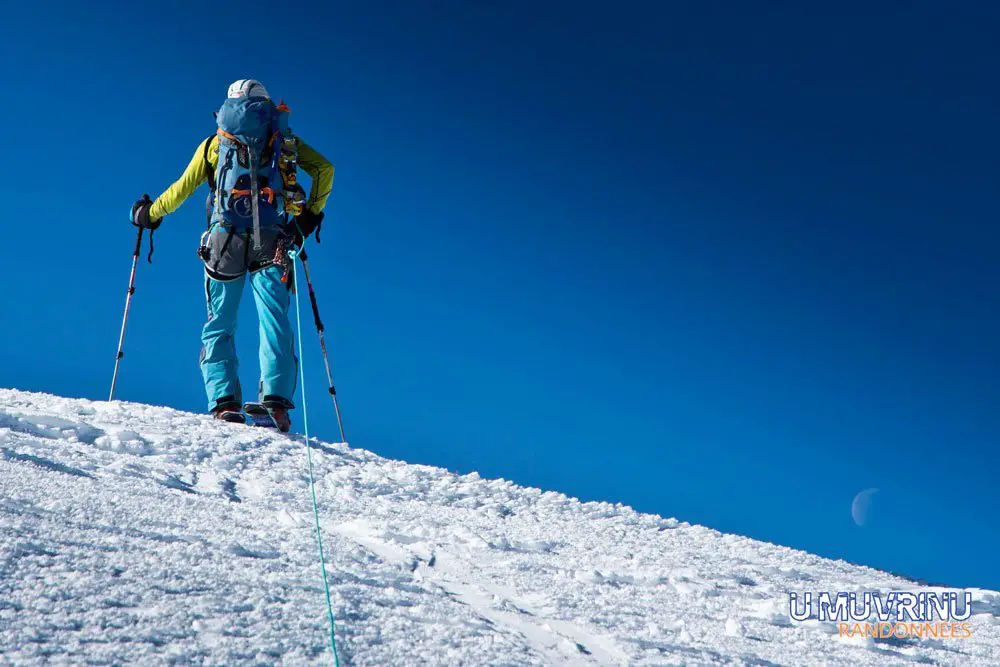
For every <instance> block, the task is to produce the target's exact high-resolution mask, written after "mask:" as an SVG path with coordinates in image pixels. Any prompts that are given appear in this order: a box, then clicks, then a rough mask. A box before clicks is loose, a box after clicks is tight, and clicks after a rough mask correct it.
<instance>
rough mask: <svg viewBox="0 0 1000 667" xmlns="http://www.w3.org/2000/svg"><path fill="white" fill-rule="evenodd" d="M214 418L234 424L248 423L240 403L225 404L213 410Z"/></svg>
mask: <svg viewBox="0 0 1000 667" xmlns="http://www.w3.org/2000/svg"><path fill="white" fill-rule="evenodd" d="M212 416H213V417H215V418H216V419H218V420H220V421H225V422H231V423H233V424H245V423H246V421H247V420H246V417H244V416H243V410H242V409H241V407H240V404H239V403H223V404H222V405H219V406H217V407H216V408H215V409H214V410H212Z"/></svg>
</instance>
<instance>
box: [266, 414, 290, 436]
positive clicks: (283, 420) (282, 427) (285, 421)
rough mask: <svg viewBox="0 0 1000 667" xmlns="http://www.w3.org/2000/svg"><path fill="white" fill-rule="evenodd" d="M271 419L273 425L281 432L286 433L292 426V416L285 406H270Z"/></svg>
mask: <svg viewBox="0 0 1000 667" xmlns="http://www.w3.org/2000/svg"><path fill="white" fill-rule="evenodd" d="M270 411H271V419H273V420H274V425H275V426H277V427H278V430H279V431H281V432H282V433H288V431H290V430H291V428H292V418H291V417H290V416H289V415H288V410H286V409H285V408H270Z"/></svg>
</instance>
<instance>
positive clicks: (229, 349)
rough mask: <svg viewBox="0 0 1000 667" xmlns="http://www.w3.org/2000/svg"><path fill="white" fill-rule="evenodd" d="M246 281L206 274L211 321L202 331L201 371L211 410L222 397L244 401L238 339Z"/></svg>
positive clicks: (241, 277) (206, 290)
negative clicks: (241, 299)
mask: <svg viewBox="0 0 1000 667" xmlns="http://www.w3.org/2000/svg"><path fill="white" fill-rule="evenodd" d="M243 282H244V277H243V276H240V277H239V278H237V279H235V280H226V281H221V280H216V279H214V278H211V277H209V276H207V275H206V276H205V295H206V298H207V300H208V321H207V322H205V326H204V327H203V328H202V330H201V374H202V377H203V378H204V380H205V393H206V394H207V395H208V409H209V410H212V409H214V408H215V407H216V406H217V405H218V404H219V401H220V399H228V400H232V401H235V402H236V403H239V404H240V405H242V404H243V394H242V391H241V389H240V379H239V375H238V366H239V364H238V362H237V360H236V339H235V336H236V314H237V312H238V311H239V307H240V298H241V297H242V296H243ZM224 402H228V401H224Z"/></svg>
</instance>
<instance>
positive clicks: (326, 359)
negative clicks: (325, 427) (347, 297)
mask: <svg viewBox="0 0 1000 667" xmlns="http://www.w3.org/2000/svg"><path fill="white" fill-rule="evenodd" d="M298 256H299V259H301V260H302V269H303V271H304V272H305V274H306V285H307V286H308V287H309V303H311V304H312V311H313V320H314V321H315V323H316V332H317V333H318V334H319V347H320V349H321V350H322V351H323V363H324V364H325V365H326V380H327V382H328V383H329V389H328V391H329V392H330V396H331V397H332V398H333V409H334V411H335V412H336V413H337V425H338V426H339V427H340V440H341V441H342V442H347V437H346V436H345V435H344V422H343V420H342V419H341V418H340V403H339V402H338V401H337V390H336V388H335V387H334V386H333V372H332V371H331V370H330V356H329V355H328V354H327V351H326V338H325V337H324V335H323V332H324V331H325V328H324V327H323V320H321V319H320V318H319V305H317V303H316V291H315V290H314V289H313V284H312V277H311V276H310V275H309V261H308V259H309V258H308V257H307V256H306V251H305V250H304V249H303V250H300V251H299V253H298Z"/></svg>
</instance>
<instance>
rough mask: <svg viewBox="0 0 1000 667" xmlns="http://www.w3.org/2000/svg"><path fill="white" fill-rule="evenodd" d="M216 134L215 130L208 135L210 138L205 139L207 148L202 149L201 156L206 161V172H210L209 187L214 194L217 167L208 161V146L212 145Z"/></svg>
mask: <svg viewBox="0 0 1000 667" xmlns="http://www.w3.org/2000/svg"><path fill="white" fill-rule="evenodd" d="M215 136H216V133H215V132H213V133H212V134H210V135H208V139H205V149H204V150H203V151H202V155H201V158H202V159H203V160H204V161H205V173H207V174H208V187H209V189H210V190H211V191H212V193H213V194H214V193H215V168H214V167H213V166H212V163H211V162H209V161H208V148H209V146H211V145H212V139H214V138H215Z"/></svg>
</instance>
